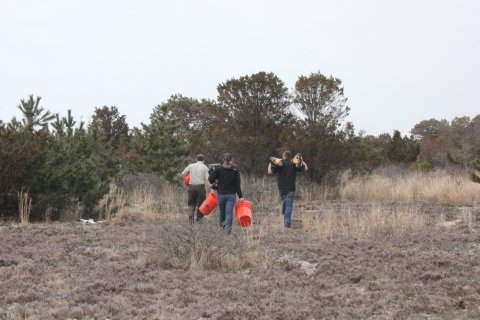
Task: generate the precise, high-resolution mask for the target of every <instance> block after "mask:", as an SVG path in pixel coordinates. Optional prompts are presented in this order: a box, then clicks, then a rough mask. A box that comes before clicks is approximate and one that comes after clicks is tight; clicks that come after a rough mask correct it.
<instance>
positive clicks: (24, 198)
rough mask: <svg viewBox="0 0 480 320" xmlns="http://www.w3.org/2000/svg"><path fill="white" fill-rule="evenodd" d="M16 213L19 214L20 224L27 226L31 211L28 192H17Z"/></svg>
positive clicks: (30, 199) (30, 200)
mask: <svg viewBox="0 0 480 320" xmlns="http://www.w3.org/2000/svg"><path fill="white" fill-rule="evenodd" d="M18 211H19V214H20V224H21V225H22V226H27V225H28V221H29V219H30V212H31V211H32V198H30V196H29V195H28V191H23V189H22V190H21V191H20V192H18Z"/></svg>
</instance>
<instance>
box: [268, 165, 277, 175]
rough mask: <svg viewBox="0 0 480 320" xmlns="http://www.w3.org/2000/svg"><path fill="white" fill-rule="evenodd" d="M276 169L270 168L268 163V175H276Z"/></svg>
mask: <svg viewBox="0 0 480 320" xmlns="http://www.w3.org/2000/svg"><path fill="white" fill-rule="evenodd" d="M277 171H278V170H277V167H274V166H272V163H270V162H269V163H268V171H267V172H268V174H274V173H277Z"/></svg>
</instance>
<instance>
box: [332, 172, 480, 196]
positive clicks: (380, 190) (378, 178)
mask: <svg viewBox="0 0 480 320" xmlns="http://www.w3.org/2000/svg"><path fill="white" fill-rule="evenodd" d="M339 196H340V199H342V200H348V201H425V202H433V203H442V204H450V205H473V204H475V203H477V202H479V201H480V184H478V183H474V182H472V181H470V179H469V178H468V176H467V174H466V173H465V174H456V175H452V174H450V173H449V172H447V171H442V170H439V171H433V172H427V173H420V172H410V173H408V174H407V175H394V176H391V175H390V176H384V175H380V174H373V175H371V176H369V177H364V178H357V179H353V180H348V181H345V182H344V185H343V187H341V188H340V190H339Z"/></svg>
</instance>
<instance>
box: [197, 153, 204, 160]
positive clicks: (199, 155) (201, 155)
mask: <svg viewBox="0 0 480 320" xmlns="http://www.w3.org/2000/svg"><path fill="white" fill-rule="evenodd" d="M204 160H205V155H204V154H198V155H197V161H204Z"/></svg>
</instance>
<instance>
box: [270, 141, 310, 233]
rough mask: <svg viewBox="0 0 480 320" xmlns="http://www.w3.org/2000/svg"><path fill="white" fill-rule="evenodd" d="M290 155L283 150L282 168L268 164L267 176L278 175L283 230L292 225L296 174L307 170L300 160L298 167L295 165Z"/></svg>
mask: <svg viewBox="0 0 480 320" xmlns="http://www.w3.org/2000/svg"><path fill="white" fill-rule="evenodd" d="M291 157H292V153H291V152H290V151H288V150H285V151H284V152H283V155H282V163H283V165H282V166H279V167H277V166H272V163H269V164H268V174H275V173H278V193H279V194H280V200H281V201H282V215H283V223H284V225H285V228H290V226H291V224H292V211H293V200H294V199H295V191H296V188H295V186H296V180H297V172H303V171H307V170H308V166H307V164H306V163H305V162H304V161H303V159H302V160H301V163H300V165H298V166H297V165H295V164H294V163H293V162H292V161H291V160H290V158H291Z"/></svg>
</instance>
